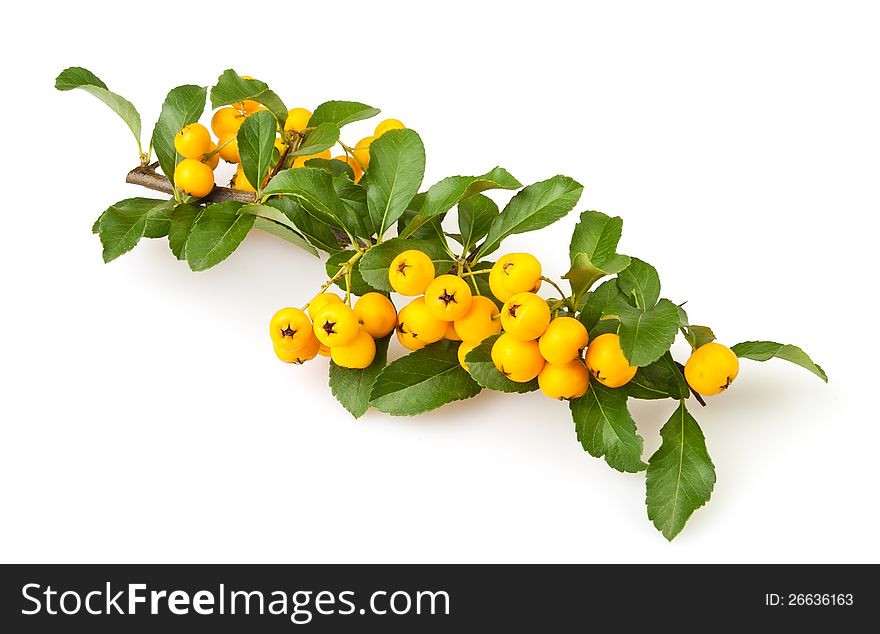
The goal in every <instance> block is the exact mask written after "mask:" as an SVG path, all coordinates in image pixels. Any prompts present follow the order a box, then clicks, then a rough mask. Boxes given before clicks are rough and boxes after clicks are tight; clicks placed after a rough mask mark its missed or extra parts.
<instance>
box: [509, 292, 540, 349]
mask: <svg viewBox="0 0 880 634" xmlns="http://www.w3.org/2000/svg"><path fill="white" fill-rule="evenodd" d="M549 324H550V307H549V306H548V305H547V301H546V300H544V299H543V298H541V297H538V296H537V295H535V294H534V293H517V294H516V295H514V296H513V297H511V298H510V299H508V300H507V301H506V302H505V303H504V307H503V308H502V309H501V327H502V328H504V331H505V332H506V333H507V334H509V335H510V336H512V337H516V338H517V339H522V340H523V341H529V340H532V339H537V338H538V337H540V336H541V335H543V334H544V331H545V330H547V326H548V325H549Z"/></svg>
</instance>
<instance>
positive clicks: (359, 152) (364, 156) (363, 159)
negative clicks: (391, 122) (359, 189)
mask: <svg viewBox="0 0 880 634" xmlns="http://www.w3.org/2000/svg"><path fill="white" fill-rule="evenodd" d="M375 140H376V137H374V136H365V137H364V138H363V139H361V140H360V141H358V142H357V145H355V146H354V157H355V158H356V159H357V160H358V162H359V163H360V164H361V166H362V167H363V168H364V169H367V168H368V167H369V166H370V144H371V143H372V142H373V141H375Z"/></svg>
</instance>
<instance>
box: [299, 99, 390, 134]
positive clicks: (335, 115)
mask: <svg viewBox="0 0 880 634" xmlns="http://www.w3.org/2000/svg"><path fill="white" fill-rule="evenodd" d="M379 112H381V111H380V110H379V109H378V108H373V107H372V106H368V105H367V104H365V103H358V102H357V101H325V102H324V103H322V104H321V105H320V106H318V107H317V108H315V111H314V112H313V113H312V117H311V119H309V126H311V127H316V126H319V125H321V124H322V123H332V124H333V125H335V126H336V127H337V128H341V127H342V126H345V125H348V124H349V123H354V122H355V121H361V120H363V119H369V118H370V117H375V116H376V115H377V114H379Z"/></svg>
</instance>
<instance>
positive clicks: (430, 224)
mask: <svg viewBox="0 0 880 634" xmlns="http://www.w3.org/2000/svg"><path fill="white" fill-rule="evenodd" d="M424 200H425V194H424V193H421V194H416V195H415V196H413V199H412V200H411V201H410V203H409V205H408V206H407V208H406V211H404V212H403V215H402V216H401V217H400V218H398V220H397V233H398V235H400V234H402V233H404V232H405V231H406V229H407V227H408V226H409V224H410V223H411V222H412V220H413V218H415V216H416V214H418V210H419V209H421V207H422V204H423V203H424ZM445 217H446V214H439V215H437V216H434V217H433V218H431V219H430V220H427V221H425V222H424V223H422V224H421V225H420V226H419V228H418V229H415V230H414V231H411V232H410V233H409V235H407V236H406V237H407V238H413V239H415V240H434V241H436V242H438V243H440V244H441V245H443V246H444V247H445V248H447V249H448V244H449V243H448V242H447V240H446V233H445V232H444V231H443V220H444V218H445Z"/></svg>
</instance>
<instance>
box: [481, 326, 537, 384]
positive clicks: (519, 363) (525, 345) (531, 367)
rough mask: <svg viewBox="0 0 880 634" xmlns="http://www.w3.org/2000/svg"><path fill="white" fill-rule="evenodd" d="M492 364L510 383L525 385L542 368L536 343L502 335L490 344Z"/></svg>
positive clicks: (507, 334)
mask: <svg viewBox="0 0 880 634" xmlns="http://www.w3.org/2000/svg"><path fill="white" fill-rule="evenodd" d="M492 363H494V364H495V367H496V368H498V371H499V372H501V374H503V375H504V376H506V377H507V378H508V379H510V380H511V381H516V382H517V383H527V382H528V381H531V380H532V379H534V378H535V377H536V376H538V374H539V373H540V372H541V370H542V369H543V368H544V357H542V356H541V351H540V350H538V342H537V341H523V340H521V339H517V338H515V337H511V336H510V334H509V333H504V334H503V335H501V336H500V337H498V339H496V340H495V343H494V344H492Z"/></svg>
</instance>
